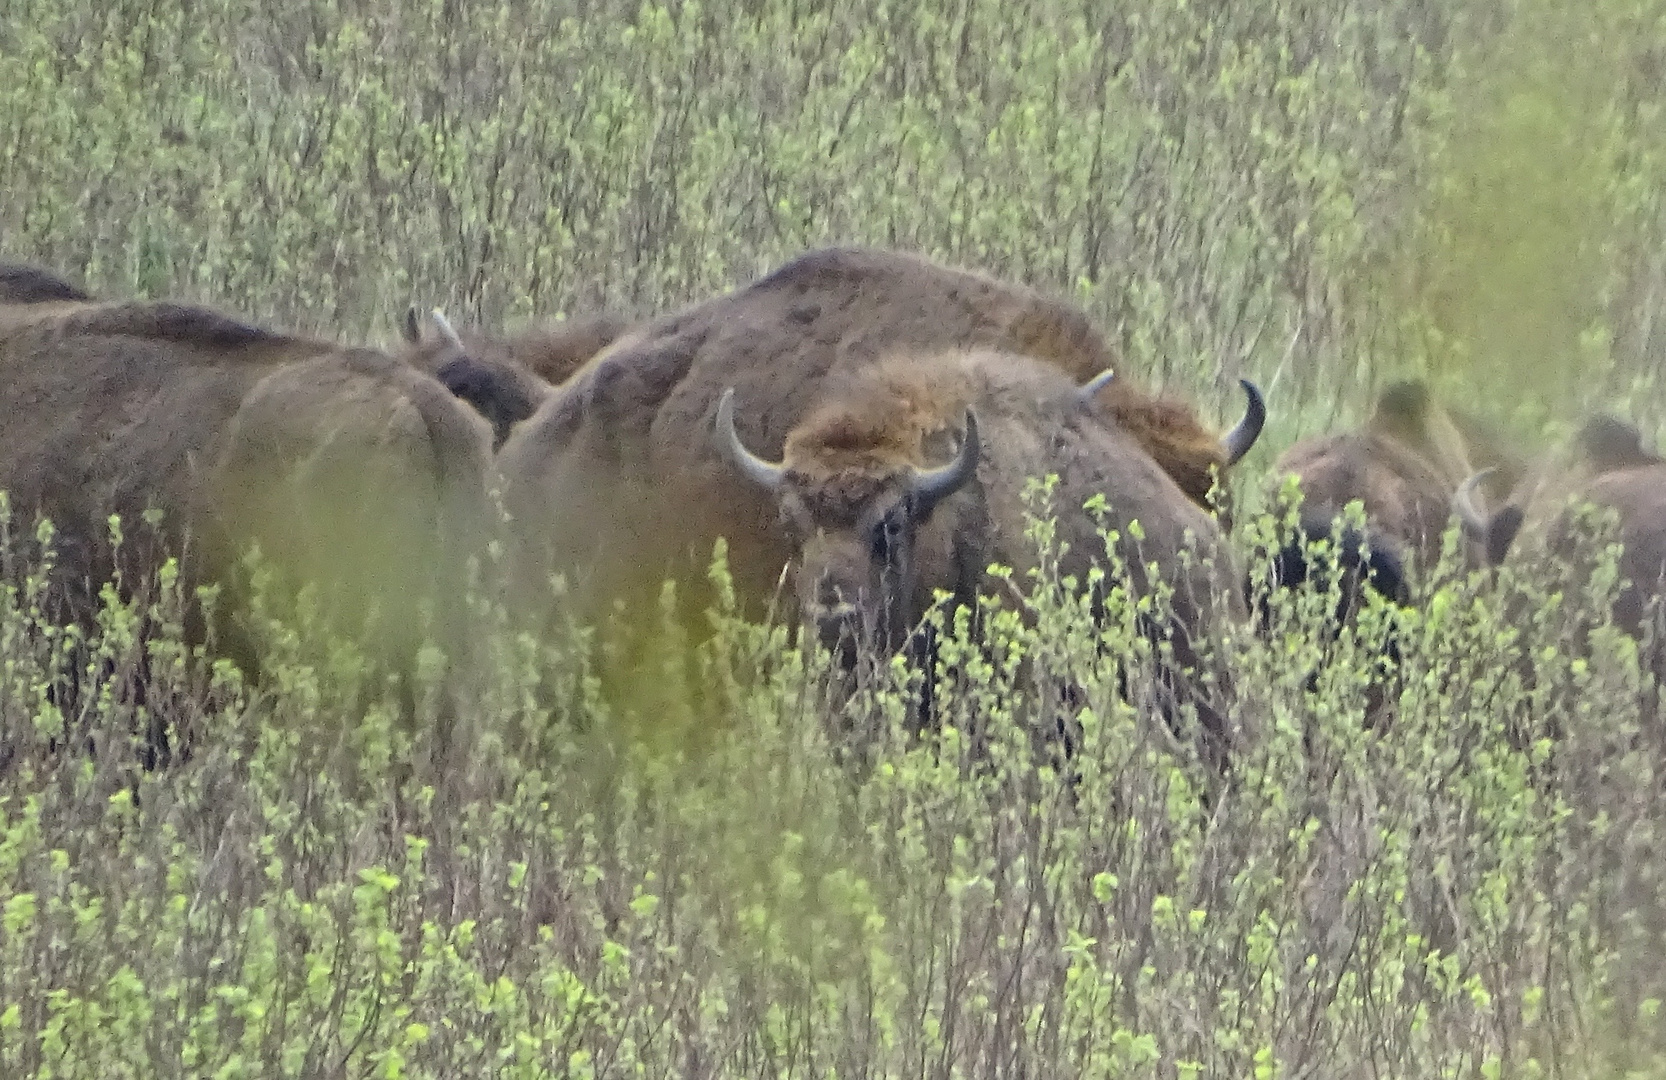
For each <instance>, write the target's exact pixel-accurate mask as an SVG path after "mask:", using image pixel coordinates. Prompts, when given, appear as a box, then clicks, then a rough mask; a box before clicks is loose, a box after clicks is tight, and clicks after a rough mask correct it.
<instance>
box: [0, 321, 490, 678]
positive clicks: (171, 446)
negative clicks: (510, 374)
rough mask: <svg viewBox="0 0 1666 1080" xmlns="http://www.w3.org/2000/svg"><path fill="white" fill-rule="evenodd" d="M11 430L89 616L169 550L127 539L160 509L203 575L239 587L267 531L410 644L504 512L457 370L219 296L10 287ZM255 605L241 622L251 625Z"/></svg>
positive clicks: (25, 506) (2, 485) (14, 490)
mask: <svg viewBox="0 0 1666 1080" xmlns="http://www.w3.org/2000/svg"><path fill="white" fill-rule="evenodd" d="M0 430H3V431H4V432H5V436H4V448H3V452H0V490H4V491H6V492H8V493H9V498H10V504H11V508H12V511H13V514H14V516H15V515H23V516H24V517H25V518H27V517H28V516H30V515H35V514H40V515H44V516H46V517H49V518H50V519H51V520H52V521H53V523H54V525H55V526H56V529H57V535H56V538H55V540H54V543H53V547H54V548H55V555H56V558H57V578H58V583H59V587H60V589H61V592H62V595H63V596H64V597H65V598H66V601H67V603H68V605H69V608H70V614H71V615H73V616H75V617H79V618H83V619H84V618H86V617H87V616H88V613H89V611H90V609H91V607H92V605H93V604H94V603H96V591H94V590H96V589H97V587H98V585H97V583H98V582H99V581H100V580H103V579H105V578H107V577H109V575H110V574H111V573H112V571H115V570H117V569H119V570H120V571H121V573H122V574H123V580H124V581H125V582H126V583H128V584H129V585H132V584H134V583H137V582H139V581H141V580H143V579H144V578H145V576H146V575H147V574H148V573H150V572H153V571H154V570H155V569H156V565H155V559H156V558H157V557H158V553H157V552H156V551H155V550H153V549H152V550H142V549H144V548H147V547H148V545H143V544H139V543H137V542H133V543H130V544H129V545H127V546H126V547H124V548H123V549H122V550H121V551H120V553H119V554H118V552H117V551H116V550H113V548H112V545H111V544H110V542H109V530H108V526H107V518H108V516H109V515H111V514H119V515H121V517H122V519H123V521H124V523H125V527H126V530H127V532H128V535H129V537H130V538H132V537H134V535H135V533H137V532H138V526H139V522H140V520H141V518H142V517H143V516H144V515H145V514H146V512H147V511H151V510H155V511H159V512H160V513H161V515H162V529H163V535H162V537H161V538H160V539H161V540H162V542H163V543H164V544H165V546H166V548H167V549H168V550H170V551H172V552H176V553H180V554H182V556H183V569H184V570H185V572H186V580H187V581H188V582H189V583H195V582H205V583H206V582H211V581H212V582H220V583H223V584H226V585H228V586H230V587H231V588H232V591H233V595H237V590H236V585H235V581H236V579H237V578H238V575H236V574H235V573H234V572H233V571H234V569H235V568H236V567H237V565H238V562H239V560H240V559H241V558H242V556H243V555H244V552H245V550H246V549H247V548H248V547H250V546H251V545H255V546H258V547H259V548H260V549H261V551H262V553H263V554H264V556H266V558H267V560H268V563H269V565H270V567H271V568H272V569H273V570H275V571H277V572H278V573H279V575H280V580H287V581H288V582H289V583H301V582H310V583H314V584H317V585H319V586H320V587H321V588H320V598H321V600H322V601H323V603H324V606H325V609H326V610H327V611H329V612H332V613H334V614H335V615H337V616H340V617H342V618H345V619H348V620H350V624H349V625H351V626H355V627H357V626H362V622H360V621H359V620H360V619H361V618H362V616H363V615H364V614H365V613H366V612H368V611H371V610H373V609H374V610H376V611H377V612H378V613H379V614H380V616H381V621H380V622H379V624H378V625H379V627H380V632H381V636H380V637H379V638H378V639H377V640H376V641H375V642H374V643H373V644H372V649H371V651H372V652H373V653H380V654H382V655H384V656H392V657H402V658H404V659H405V660H409V659H410V656H411V652H412V650H413V649H414V646H415V644H416V643H417V641H418V640H419V639H418V637H417V635H418V634H420V633H421V632H422V627H423V620H422V618H421V615H422V613H423V612H424V611H425V610H428V611H433V612H435V614H437V615H438V616H440V617H441V618H442V620H443V618H444V616H445V614H446V611H447V610H448V605H449V604H451V603H452V602H453V600H452V598H453V597H455V596H456V595H457V593H458V589H459V586H460V583H461V580H462V579H461V575H460V573H458V571H459V569H460V563H461V560H462V559H463V558H464V556H465V555H466V553H468V552H469V551H471V550H473V548H474V545H475V544H476V543H478V541H479V540H480V539H481V538H482V536H483V530H484V529H485V528H486V526H487V525H488V523H489V518H488V517H487V516H486V514H487V511H488V505H487V501H486V471H487V468H488V467H489V461H490V444H489V433H488V431H487V428H486V425H485V423H484V422H483V421H482V420H481V419H480V418H479V417H478V416H476V415H475V414H474V413H473V412H471V411H470V410H469V409H467V408H466V407H464V406H463V405H461V404H460V403H459V402H458V401H457V400H456V399H455V398H454V397H452V396H451V395H450V394H449V393H447V392H446V389H445V388H444V387H443V386H441V385H440V384H439V383H438V382H436V381H435V380H433V379H431V378H429V377H427V376H426V375H423V374H421V373H420V372H418V371H416V370H414V369H413V368H411V367H409V366H407V365H405V364H403V363H401V362H399V361H398V360H397V359H395V358H393V357H391V356H388V355H385V354H383V353H380V352H376V351H372V350H367V349H354V348H344V347H342V346H339V345H335V344H332V343H329V342H325V341H317V340H309V339H305V338H300V337H294V336H290V335H287V334H280V333H275V332H272V331H269V330H265V329H262V328H259V327H256V326H253V325H250V324H248V323H245V322H242V321H239V320H236V319H232V318H228V317H227V316H225V315H221V314H219V313H217V312H214V311H211V310H207V309H204V308H200V307H194V306H188V305H181V304H173V303H159V302H158V303H152V302H144V303H140V302H132V303H124V302H108V303H96V302H81V303H42V304H9V305H0ZM118 564H119V565H118ZM237 614H241V612H234V616H233V618H232V619H231V620H230V623H229V624H222V626H221V630H222V632H223V633H227V634H229V635H231V636H232V639H233V641H236V640H237V637H236V634H235V631H236V626H235V623H236V618H235V616H236V615H237ZM432 629H433V630H434V632H435V633H439V634H444V633H446V627H445V626H444V625H443V624H442V625H440V626H435V627H433V628H432ZM459 637H460V635H459ZM448 644H455V641H451V642H448ZM232 648H233V652H234V653H238V647H236V646H235V645H234V646H232ZM236 658H237V659H240V660H242V661H244V662H245V663H246V664H247V665H249V666H251V667H254V666H258V665H257V658H256V657H254V656H252V655H249V654H248V653H247V652H246V651H245V652H242V653H241V654H239V655H237V656H236Z"/></svg>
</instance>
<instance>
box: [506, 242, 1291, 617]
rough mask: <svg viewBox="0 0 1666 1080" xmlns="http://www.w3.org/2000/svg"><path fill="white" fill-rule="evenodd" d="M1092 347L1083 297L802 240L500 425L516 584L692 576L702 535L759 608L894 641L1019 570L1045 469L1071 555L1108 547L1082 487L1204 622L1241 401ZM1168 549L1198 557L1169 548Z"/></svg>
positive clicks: (613, 585)
mask: <svg viewBox="0 0 1666 1080" xmlns="http://www.w3.org/2000/svg"><path fill="white" fill-rule="evenodd" d="M1108 361H1109V350H1108V349H1107V347H1106V345H1105V343H1104V342H1103V341H1102V340H1101V339H1100V338H1099V337H1098V336H1097V335H1096V334H1095V333H1094V332H1093V330H1092V328H1091V326H1090V325H1089V324H1088V322H1087V320H1086V319H1085V318H1084V317H1083V316H1082V315H1081V314H1080V313H1078V312H1076V311H1075V310H1074V309H1071V308H1069V307H1067V306H1065V305H1062V304H1059V303H1056V302H1053V301H1049V300H1047V299H1045V298H1043V297H1041V296H1039V295H1038V294H1035V293H1033V292H1030V291H1029V290H1026V289H1019V288H1015V287H1012V286H1007V285H1003V284H1000V283H998V282H995V281H992V280H990V279H988V278H984V277H981V276H979V275H975V274H971V273H967V272H963V271H958V270H951V269H947V268H944V267H940V266H937V265H935V264H932V263H929V262H926V261H924V260H921V259H916V258H912V257H908V256H903V255H896V254H890V253H884V252H873V251H852V250H831V251H821V252H815V253H812V254H810V255H807V256H804V257H802V258H800V259H798V260H795V261H794V262H792V263H790V264H788V265H787V266H785V267H783V268H781V269H780V270H777V271H776V272H774V273H773V274H770V275H769V276H767V277H765V278H763V279H761V280H759V281H757V282H755V283H754V284H752V285H750V286H747V287H746V288H743V289H741V290H739V291H737V292H735V293H732V294H730V295H728V296H724V297H721V298H718V299H715V300H712V301H708V302H706V303H703V304H699V305H696V306H694V307H692V308H690V309H687V310H685V311H683V312H681V313H678V314H675V315H671V316H668V317H665V318H662V319H660V320H657V321H656V322H654V323H651V324H649V325H648V326H646V327H644V328H642V329H640V330H639V331H637V332H636V333H634V334H632V335H631V337H630V338H629V339H627V340H626V341H625V342H623V343H621V344H619V345H617V346H615V347H614V348H612V349H610V350H609V351H608V352H606V353H604V354H603V355H602V356H600V357H598V358H597V359H596V360H594V361H592V362H591V363H590V364H589V365H588V366H587V367H586V368H585V369H583V370H581V371H580V372H579V373H578V374H577V375H575V376H574V377H573V378H572V379H571V380H569V382H568V383H567V385H566V386H565V387H563V388H562V390H561V392H560V393H558V394H557V395H556V396H555V397H554V398H552V399H551V400H550V401H549V402H547V403H546V404H545V405H543V406H542V407H541V408H540V409H539V411H538V412H537V413H536V414H535V415H534V416H533V417H532V418H531V419H530V420H528V421H526V422H525V423H524V424H522V425H521V426H520V427H519V428H518V429H517V430H516V431H515V432H514V434H512V435H511V436H510V438H509V440H508V442H507V443H506V444H505V445H504V447H503V449H502V451H501V452H500V453H499V456H498V463H499V466H500V468H501V470H502V474H503V478H504V483H505V495H506V500H507V503H508V506H509V510H510V514H511V517H512V519H513V521H514V530H513V531H514V533H515V536H516V538H517V540H518V541H520V542H522V543H524V544H526V545H528V546H529V547H528V550H526V551H523V552H522V556H521V557H522V559H523V560H524V562H523V565H524V566H527V567H529V568H531V569H530V573H529V577H528V579H527V580H526V581H525V583H524V586H523V587H522V588H521V589H519V590H517V591H518V592H519V593H520V594H521V595H523V596H527V595H532V594H533V592H534V591H535V590H539V587H540V584H541V581H542V579H543V577H544V575H545V574H546V573H547V572H548V571H549V570H552V569H571V570H575V571H576V574H575V576H577V577H579V578H581V579H582V581H581V584H583V585H585V586H587V587H588V589H587V591H581V592H580V593H579V594H578V597H579V603H580V608H581V610H584V611H595V610H598V609H599V608H601V607H603V606H605V605H606V603H607V602H608V601H610V600H611V599H613V598H614V597H617V596H619V595H621V594H622V593H628V592H631V591H632V590H633V589H635V590H636V591H637V595H638V597H639V598H646V596H647V595H651V594H650V593H647V592H645V591H644V590H652V589H653V588H655V586H656V585H657V582H658V581H659V580H660V579H661V578H662V577H663V576H664V575H665V573H666V572H667V571H671V572H673V573H675V574H676V575H677V576H679V577H681V578H683V579H684V581H685V582H687V583H689V584H691V585H695V586H697V585H698V583H699V582H700V581H701V579H702V576H703V575H702V574H701V573H700V571H701V570H702V569H703V567H704V563H705V561H706V560H707V559H709V557H710V554H711V551H712V547H713V544H714V542H715V541H716V540H717V539H718V538H719V537H722V538H725V539H726V541H727V544H728V553H729V562H730V567H731V570H732V573H733V576H734V582H735V586H736V589H737V592H738V594H739V596H740V597H741V598H742V600H743V602H745V603H747V604H749V605H751V606H752V607H753V609H754V610H757V609H760V608H761V607H762V605H763V604H765V603H767V602H768V601H769V600H770V599H771V598H772V597H773V596H775V594H776V590H777V585H778V582H780V580H781V578H782V575H783V573H788V574H790V576H791V577H792V579H793V581H794V587H793V591H792V593H791V594H790V596H791V597H796V601H797V603H796V607H797V609H798V612H799V614H800V615H801V616H803V617H804V618H805V619H806V620H808V622H809V623H810V624H811V625H813V626H814V627H816V628H817V629H818V630H819V631H820V632H821V633H822V635H823V636H824V637H826V638H827V639H828V640H829V641H830V642H836V641H842V640H848V639H850V638H852V637H855V638H868V639H870V640H874V641H875V642H876V643H878V644H880V645H883V646H895V645H896V644H898V643H899V642H900V641H901V640H902V639H903V638H904V637H906V636H907V635H908V634H909V633H910V631H912V630H913V629H914V625H913V624H914V623H915V622H916V621H917V620H918V619H919V617H920V614H921V612H922V611H923V610H924V608H925V605H926V604H927V603H928V602H929V601H930V598H931V596H932V593H933V592H934V591H935V590H937V589H942V590H945V591H947V592H948V593H950V594H951V595H953V596H955V597H957V598H959V599H961V600H967V599H970V597H971V596H972V594H973V593H974V592H975V591H976V590H979V589H983V588H988V587H990V586H991V585H992V584H993V583H992V582H991V581H990V580H989V579H988V578H987V577H986V574H985V571H986V568H987V567H988V565H989V563H990V562H991V561H1002V562H1005V563H1006V564H1008V565H1012V566H1016V567H1020V568H1022V567H1024V566H1027V565H1030V564H1031V563H1032V562H1033V555H1032V554H1031V553H1030V552H1029V551H1028V544H1027V541H1026V539H1025V535H1024V517H1023V514H1024V508H1025V507H1024V503H1023V500H1022V498H1021V493H1022V489H1023V486H1024V482H1025V481H1026V480H1027V479H1029V478H1032V477H1039V476H1041V475H1044V474H1047V473H1055V474H1058V475H1059V476H1060V478H1061V481H1060V487H1059V489H1058V491H1057V492H1056V498H1055V502H1054V505H1053V507H1052V509H1053V510H1054V511H1055V512H1056V513H1058V514H1059V515H1060V518H1061V524H1060V535H1061V539H1064V540H1067V541H1068V543H1069V546H1070V551H1069V555H1068V562H1067V569H1068V570H1070V571H1072V572H1076V573H1077V576H1078V580H1081V576H1082V571H1084V570H1085V568H1086V566H1087V565H1088V564H1089V563H1090V562H1091V561H1092V560H1093V559H1094V557H1095V555H1096V554H1098V555H1100V556H1102V555H1103V548H1104V545H1103V542H1102V541H1101V540H1099V539H1098V537H1097V535H1096V531H1095V523H1094V522H1093V521H1092V519H1091V518H1090V517H1089V515H1088V514H1087V513H1086V512H1084V511H1083V509H1082V505H1083V503H1084V501H1086V500H1088V499H1089V498H1090V497H1093V496H1099V497H1102V498H1103V499H1104V500H1105V501H1106V503H1107V507H1108V513H1107V515H1106V519H1105V522H1104V524H1105V525H1106V526H1107V527H1110V528H1118V529H1120V530H1121V534H1122V539H1121V544H1122V549H1121V553H1122V554H1123V555H1124V556H1125V557H1127V559H1128V561H1129V564H1130V566H1131V568H1132V573H1133V580H1134V581H1135V582H1136V584H1137V587H1141V588H1143V587H1144V586H1145V585H1146V568H1147V566H1148V565H1149V564H1151V563H1156V564H1158V565H1160V566H1161V567H1163V569H1164V570H1165V571H1167V572H1169V573H1171V574H1172V575H1173V577H1174V578H1175V579H1177V581H1178V583H1179V590H1180V593H1181V594H1182V595H1181V599H1180V600H1179V601H1178V605H1179V608H1180V610H1181V618H1180V622H1181V623H1182V624H1184V625H1183V626H1182V629H1190V630H1199V629H1200V628H1201V627H1202V626H1203V625H1204V624H1205V623H1206V621H1207V617H1206V616H1207V615H1208V613H1209V612H1210V611H1211V610H1212V608H1213V606H1214V604H1215V602H1216V600H1217V598H1219V597H1222V596H1225V597H1229V598H1230V597H1233V596H1234V595H1235V594H1234V593H1233V592H1232V590H1230V589H1227V588H1226V587H1225V585H1224V580H1217V579H1216V578H1215V577H1214V576H1212V575H1213V574H1215V573H1218V572H1219V571H1220V570H1221V569H1224V567H1225V562H1226V560H1225V554H1224V552H1223V551H1222V550H1221V533H1220V529H1219V526H1218V525H1217V524H1216V522H1215V520H1214V519H1213V518H1212V517H1211V516H1210V515H1209V514H1208V513H1207V512H1206V511H1205V510H1204V509H1203V506H1202V504H1203V503H1204V502H1205V501H1206V500H1207V498H1208V494H1209V490H1208V484H1209V483H1212V481H1213V478H1214V474H1215V473H1217V472H1218V471H1219V469H1220V468H1222V467H1224V466H1225V465H1228V464H1230V463H1231V462H1232V461H1234V460H1236V459H1237V458H1239V457H1241V456H1242V454H1243V452H1244V451H1245V450H1247V449H1248V447H1249V445H1250V444H1251V443H1253V441H1254V438H1255V435H1256V433H1257V431H1258V429H1259V423H1260V419H1261V411H1260V408H1259V398H1258V396H1255V395H1254V394H1253V388H1252V391H1251V392H1252V401H1253V402H1254V403H1255V409H1254V411H1253V413H1252V416H1251V417H1250V418H1249V421H1248V422H1247V423H1245V424H1244V425H1241V426H1240V427H1239V428H1238V429H1236V430H1235V431H1234V432H1233V433H1231V434H1229V435H1228V436H1227V437H1226V438H1225V439H1220V438H1217V437H1215V436H1212V435H1210V434H1208V433H1207V432H1206V431H1205V429H1204V428H1203V427H1202V426H1201V425H1200V424H1199V423H1198V422H1197V420H1196V419H1195V417H1194V416H1193V415H1192V414H1191V413H1190V412H1189V411H1188V410H1186V409H1184V408H1182V407H1180V406H1178V405H1176V404H1174V403H1171V402H1154V401H1152V400H1151V399H1150V398H1148V397H1146V396H1145V395H1143V394H1140V393H1139V392H1138V391H1137V390H1135V389H1134V388H1133V387H1132V386H1130V385H1127V380H1125V379H1120V378H1118V379H1110V378H1106V377H1105V376H1106V371H1107V365H1108ZM1136 518H1137V519H1138V521H1139V523H1140V524H1139V528H1140V530H1143V537H1144V540H1143V542H1138V541H1136V539H1135V536H1134V532H1135V530H1133V529H1131V528H1129V524H1130V522H1132V521H1133V520H1134V519H1136ZM1188 547H1192V548H1194V549H1196V550H1197V552H1198V553H1199V554H1200V555H1203V554H1208V555H1213V556H1215V568H1214V569H1213V570H1205V569H1203V568H1201V567H1200V566H1197V565H1193V564H1182V562H1181V561H1180V560H1179V556H1180V554H1181V552H1182V551H1183V550H1185V549H1187V548H1188ZM1018 580H1020V581H1022V580H1024V579H1023V578H1022V577H1020V578H1019V579H1018ZM541 591H543V592H544V593H546V594H547V588H545V589H542V590H541ZM1229 602H1235V600H1231V601H1229Z"/></svg>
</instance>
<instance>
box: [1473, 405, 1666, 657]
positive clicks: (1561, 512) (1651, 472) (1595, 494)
mask: <svg viewBox="0 0 1666 1080" xmlns="http://www.w3.org/2000/svg"><path fill="white" fill-rule="evenodd" d="M1580 504H1591V505H1594V506H1596V507H1599V508H1605V509H1608V510H1612V511H1614V512H1615V514H1617V516H1618V518H1619V537H1618V538H1619V541H1620V543H1621V544H1622V545H1623V553H1622V555H1621V558H1620V571H1621V573H1622V574H1623V575H1624V576H1625V579H1626V583H1625V584H1624V585H1623V586H1622V588H1621V590H1620V594H1619V596H1618V597H1617V598H1616V600H1615V605H1614V618H1615V622H1616V623H1618V624H1619V625H1620V626H1622V627H1624V628H1625V629H1626V630H1628V631H1629V632H1631V633H1633V634H1636V633H1639V632H1640V631H1641V629H1642V625H1643V619H1644V616H1645V613H1646V610H1647V608H1648V606H1649V604H1650V603H1651V602H1653V601H1657V600H1658V599H1659V598H1660V597H1661V595H1662V589H1663V588H1666V458H1663V457H1662V456H1661V455H1660V454H1658V453H1656V452H1655V451H1653V450H1650V449H1648V448H1646V447H1644V445H1643V439H1642V433H1641V432H1640V431H1638V429H1637V428H1636V427H1635V426H1633V425H1632V424H1629V423H1627V422H1626V421H1624V420H1621V419H1620V418H1618V417H1615V416H1612V415H1606V414H1599V415H1596V416H1593V417H1591V418H1589V419H1588V420H1587V421H1586V422H1585V424H1584V425H1583V426H1582V427H1581V429H1580V431H1579V432H1578V434H1577V435H1576V436H1575V438H1574V440H1573V443H1572V445H1571V446H1569V447H1567V448H1565V449H1564V450H1562V451H1560V452H1557V453H1553V454H1548V455H1545V456H1544V457H1542V458H1541V459H1540V461H1539V462H1538V464H1537V466H1536V467H1535V469H1534V471H1533V473H1532V475H1530V476H1529V477H1528V478H1527V479H1526V480H1525V481H1524V482H1523V483H1522V484H1521V486H1520V488H1519V489H1518V490H1517V491H1516V492H1515V493H1514V494H1513V495H1512V496H1511V498H1510V501H1509V502H1508V503H1507V504H1506V505H1504V506H1502V507H1500V508H1499V509H1498V510H1497V511H1496V512H1495V513H1493V514H1492V515H1491V517H1490V518H1489V519H1488V520H1487V521H1486V523H1485V526H1484V528H1483V529H1482V530H1481V531H1482V535H1480V536H1476V537H1474V539H1475V540H1476V541H1477V542H1478V544H1479V546H1480V547H1481V548H1482V550H1483V551H1484V553H1485V554H1484V558H1485V561H1487V562H1488V563H1489V564H1492V565H1497V564H1498V563H1501V562H1503V561H1504V559H1505V557H1506V556H1507V555H1508V553H1509V552H1510V551H1511V550H1512V549H1520V548H1523V547H1526V548H1530V549H1535V550H1540V551H1549V552H1550V553H1552V554H1553V555H1555V556H1557V557H1558V558H1560V559H1562V560H1563V561H1565V562H1566V561H1571V560H1573V559H1574V558H1575V557H1576V556H1578V554H1579V550H1578V549H1579V547H1580V544H1579V537H1578V536H1577V535H1576V534H1575V533H1574V531H1573V515H1574V513H1575V511H1576V509H1577V508H1578V506H1579V505H1580Z"/></svg>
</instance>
